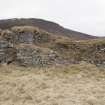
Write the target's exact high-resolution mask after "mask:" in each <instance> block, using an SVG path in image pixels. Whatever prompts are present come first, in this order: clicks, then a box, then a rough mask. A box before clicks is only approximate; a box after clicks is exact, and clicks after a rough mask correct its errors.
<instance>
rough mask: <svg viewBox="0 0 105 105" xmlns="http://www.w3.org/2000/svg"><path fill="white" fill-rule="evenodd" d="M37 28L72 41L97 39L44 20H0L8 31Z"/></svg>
mask: <svg viewBox="0 0 105 105" xmlns="http://www.w3.org/2000/svg"><path fill="white" fill-rule="evenodd" d="M25 25H26V26H35V27H38V28H40V29H43V30H45V31H47V32H50V33H53V34H55V35H61V36H68V37H70V38H72V39H76V40H84V39H85V40H86V39H94V38H97V37H95V36H91V35H87V34H84V33H80V32H76V31H73V30H70V29H66V28H64V27H62V26H60V25H59V24H56V23H54V22H50V21H45V20H42V19H34V18H31V19H8V20H0V28H2V29H8V28H11V27H13V26H25Z"/></svg>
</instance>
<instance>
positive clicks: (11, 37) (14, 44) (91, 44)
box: [0, 26, 105, 67]
mask: <svg viewBox="0 0 105 105" xmlns="http://www.w3.org/2000/svg"><path fill="white" fill-rule="evenodd" d="M82 61H85V62H88V63H92V64H95V65H97V66H99V65H103V66H104V65H105V40H102V39H97V40H96V39H94V40H93V39H91V40H82V41H77V40H72V39H70V38H68V37H64V36H56V35H54V34H52V33H48V32H46V31H44V30H42V29H40V28H37V27H33V26H15V27H11V28H10V29H6V30H2V29H1V30H0V63H1V64H4V63H6V64H10V63H14V64H16V65H21V66H40V67H42V66H48V65H57V64H64V65H69V64H78V63H80V62H82Z"/></svg>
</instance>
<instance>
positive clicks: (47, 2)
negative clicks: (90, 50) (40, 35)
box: [0, 0, 105, 36]
mask: <svg viewBox="0 0 105 105" xmlns="http://www.w3.org/2000/svg"><path fill="white" fill-rule="evenodd" d="M30 17H31V18H41V19H46V20H50V21H54V22H57V23H59V24H61V25H62V26H64V27H66V28H69V29H73V30H77V31H80V32H84V33H88V34H91V35H98V36H105V0H0V19H7V18H30Z"/></svg>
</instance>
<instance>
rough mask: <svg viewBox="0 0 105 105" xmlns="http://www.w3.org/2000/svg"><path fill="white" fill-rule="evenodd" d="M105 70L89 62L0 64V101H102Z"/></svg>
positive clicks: (85, 104) (40, 104)
mask: <svg viewBox="0 0 105 105" xmlns="http://www.w3.org/2000/svg"><path fill="white" fill-rule="evenodd" d="M104 88H105V71H104V69H101V71H100V70H99V68H97V67H95V66H94V65H91V64H86V63H81V64H79V65H71V66H62V67H59V66H57V67H51V68H43V69H39V68H35V69H34V68H22V67H17V66H13V65H9V66H8V67H7V66H1V67H0V105H104V103H105V100H104V99H105V95H104V93H105V89H104Z"/></svg>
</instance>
